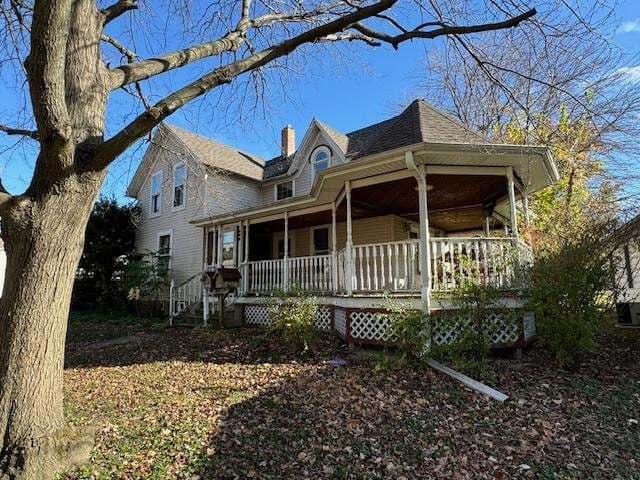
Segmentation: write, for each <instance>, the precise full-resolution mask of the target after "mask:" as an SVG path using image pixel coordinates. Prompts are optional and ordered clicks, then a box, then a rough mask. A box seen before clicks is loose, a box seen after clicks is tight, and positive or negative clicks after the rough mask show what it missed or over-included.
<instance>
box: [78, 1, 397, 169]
mask: <svg viewBox="0 0 640 480" xmlns="http://www.w3.org/2000/svg"><path fill="white" fill-rule="evenodd" d="M396 2H397V0H380V1H379V2H378V3H374V4H372V5H369V6H367V7H363V8H360V9H357V10H355V11H354V12H352V13H349V14H347V15H344V16H342V17H339V18H338V19H336V20H334V21H332V22H329V23H326V24H323V25H320V26H317V27H315V28H312V29H309V30H307V31H305V32H303V33H301V34H299V35H297V36H294V37H291V38H289V39H287V40H284V41H282V42H280V43H278V44H276V45H273V46H271V47H268V48H266V49H264V50H261V51H259V52H256V53H254V54H252V55H250V56H248V57H246V58H242V59H240V60H237V61H235V62H232V63H229V64H227V65H224V66H222V67H219V68H216V69H215V70H212V71H211V72H209V73H208V74H206V75H204V76H203V77H201V78H199V79H198V80H196V81H195V82H193V83H191V84H189V85H187V86H185V87H183V88H181V89H179V90H177V91H175V92H174V93H172V94H171V95H169V96H167V97H165V98H164V99H163V100H161V101H160V102H158V103H156V104H155V105H154V106H153V107H152V108H150V109H148V110H146V111H145V112H143V113H142V114H141V115H139V116H138V117H137V118H136V119H134V120H133V121H132V122H131V123H129V125H127V126H126V127H125V128H124V129H123V130H122V131H120V132H119V133H117V134H115V135H114V136H113V137H111V138H110V139H109V140H107V141H106V142H105V143H104V144H103V146H102V148H101V150H100V152H99V153H98V155H97V156H96V157H95V159H94V161H93V162H91V163H89V164H87V165H83V166H82V168H85V169H87V170H91V169H93V170H101V169H103V168H106V167H107V166H108V165H109V163H111V162H112V161H113V160H114V159H115V158H116V157H117V156H118V155H120V154H121V153H122V152H124V150H126V149H127V148H128V147H129V146H130V145H131V144H133V143H134V142H135V141H136V140H138V139H139V138H141V137H142V136H144V135H145V134H146V133H147V132H149V131H151V129H152V128H153V127H155V126H156V125H158V124H159V123H160V122H161V121H162V120H164V119H165V118H167V117H168V116H169V115H171V114H172V113H173V112H175V111H176V110H177V109H179V108H180V107H182V106H183V105H185V104H186V103H188V102H190V101H191V100H193V99H194V98H197V97H199V96H201V95H204V94H205V93H207V92H208V91H210V90H211V89H213V88H216V87H218V86H220V85H223V84H226V83H230V82H231V81H232V80H233V79H234V78H236V77H237V76H238V75H240V74H242V73H245V72H247V71H250V70H254V69H256V68H259V67H261V66H264V65H266V64H268V63H269V62H272V61H273V60H275V59H277V58H280V57H283V56H285V55H288V54H290V53H291V52H293V51H294V50H295V49H296V48H298V47H300V46H301V45H304V44H306V43H313V42H316V41H318V40H319V39H322V38H325V37H327V36H328V35H332V34H335V33H336V32H340V31H342V30H344V29H345V28H348V27H349V25H353V24H354V23H356V22H359V21H360V20H363V19H365V18H369V17H371V16H374V15H376V14H378V13H381V12H383V11H385V10H387V9H388V8H390V7H391V6H392V5H394V4H395V3H396Z"/></svg>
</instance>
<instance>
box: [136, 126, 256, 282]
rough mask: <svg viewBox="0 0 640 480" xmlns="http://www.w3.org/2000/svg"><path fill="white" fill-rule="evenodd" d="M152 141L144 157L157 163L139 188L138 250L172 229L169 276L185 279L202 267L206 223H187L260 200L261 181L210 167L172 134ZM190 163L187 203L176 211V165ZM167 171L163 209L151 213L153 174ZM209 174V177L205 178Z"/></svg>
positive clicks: (151, 246) (154, 245) (151, 249)
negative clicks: (200, 161)
mask: <svg viewBox="0 0 640 480" xmlns="http://www.w3.org/2000/svg"><path fill="white" fill-rule="evenodd" d="M155 143H156V144H159V143H161V144H162V147H159V146H157V145H156V144H154V145H152V146H151V147H149V149H150V151H149V152H148V153H147V155H145V160H144V161H150V162H152V163H153V165H152V167H151V169H150V171H149V174H148V175H147V178H146V179H145V180H144V182H143V184H142V186H141V188H140V191H139V193H138V201H139V202H140V207H141V218H140V224H139V226H138V229H137V231H136V251H138V252H141V253H146V252H155V251H156V250H157V249H158V235H159V233H160V232H165V231H172V252H171V254H172V256H171V277H172V279H174V280H175V281H176V283H181V282H183V281H185V280H186V279H188V278H189V277H191V276H192V275H195V274H197V273H198V272H200V271H201V270H202V263H203V232H202V228H200V227H196V226H194V225H192V224H191V223H189V222H190V221H192V220H195V219H197V218H202V217H205V216H210V215H217V214H220V213H224V212H228V211H233V210H239V209H242V208H248V207H253V206H257V205H259V202H260V187H259V184H258V182H255V181H253V180H249V179H247V178H244V177H240V176H238V175H233V174H227V173H212V172H211V171H207V170H205V169H204V168H203V167H202V165H201V164H200V163H198V162H196V161H195V160H194V159H193V158H192V156H191V154H190V153H189V152H188V151H187V150H186V149H185V147H184V145H183V144H182V143H181V142H180V141H178V140H177V139H176V138H175V137H173V136H172V135H170V134H167V135H163V136H162V137H161V138H158V139H157V140H156V142H155ZM181 161H182V162H185V164H186V165H187V191H186V198H185V202H186V204H185V208H184V209H182V210H178V211H172V203H173V166H174V165H175V164H176V163H178V162H181ZM159 170H162V172H163V183H162V210H161V214H160V215H159V216H156V217H150V215H149V213H150V187H151V176H152V175H153V174H154V173H155V172H157V171H159ZM205 176H206V181H205Z"/></svg>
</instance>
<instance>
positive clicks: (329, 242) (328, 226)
mask: <svg viewBox="0 0 640 480" xmlns="http://www.w3.org/2000/svg"><path fill="white" fill-rule="evenodd" d="M322 228H326V229H327V245H328V247H329V250H327V251H326V252H325V253H316V251H315V250H314V245H313V232H314V231H316V230H320V229H322ZM331 229H332V224H331V223H326V224H324V225H313V226H310V227H309V255H330V254H331V252H332V251H333V239H332V238H331V237H332V234H331Z"/></svg>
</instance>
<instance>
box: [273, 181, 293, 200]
mask: <svg viewBox="0 0 640 480" xmlns="http://www.w3.org/2000/svg"><path fill="white" fill-rule="evenodd" d="M284 183H291V196H290V197H286V198H278V186H279V185H282V184H284ZM295 196H296V181H295V179H293V178H291V179H289V180H282V181H281V182H278V183H274V184H273V201H274V202H282V201H283V200H288V199H290V198H293V197H295Z"/></svg>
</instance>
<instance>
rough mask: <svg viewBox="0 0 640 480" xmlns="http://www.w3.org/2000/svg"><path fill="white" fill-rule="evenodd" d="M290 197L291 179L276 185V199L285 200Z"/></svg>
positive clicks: (291, 191)
mask: <svg viewBox="0 0 640 480" xmlns="http://www.w3.org/2000/svg"><path fill="white" fill-rule="evenodd" d="M291 197H293V180H289V181H288V182H282V183H278V184H277V185H276V200H285V199H287V198H291Z"/></svg>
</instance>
